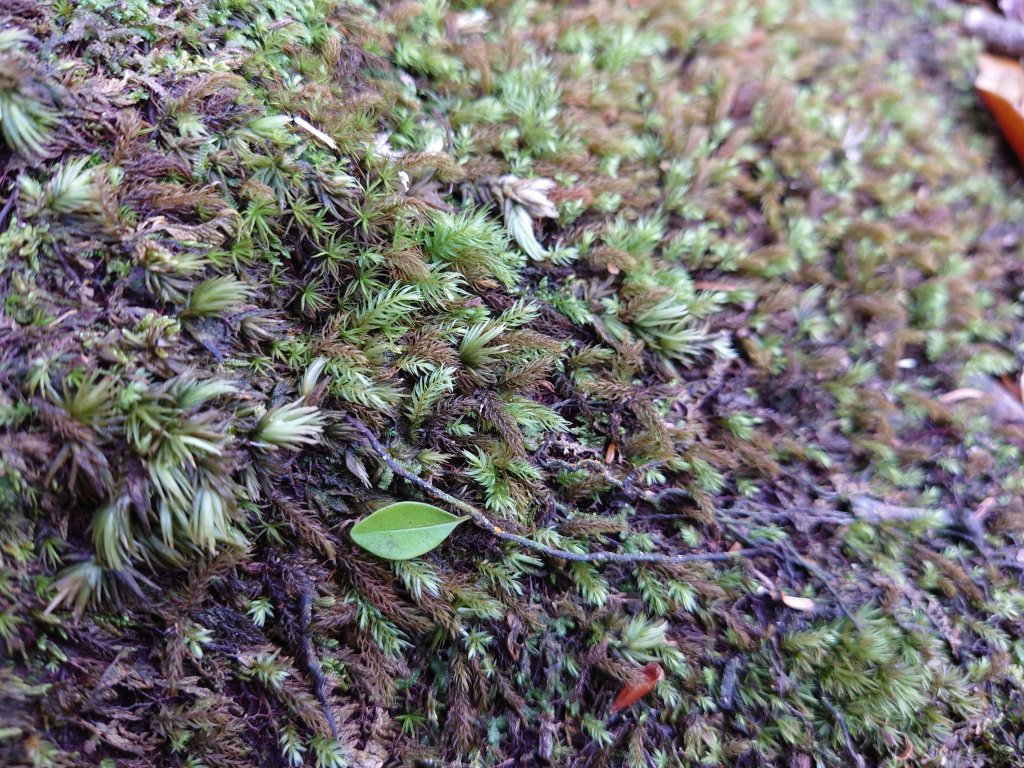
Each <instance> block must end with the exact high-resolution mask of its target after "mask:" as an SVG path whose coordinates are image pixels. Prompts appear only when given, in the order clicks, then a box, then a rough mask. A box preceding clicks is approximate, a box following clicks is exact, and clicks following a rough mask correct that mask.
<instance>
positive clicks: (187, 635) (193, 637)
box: [181, 622, 213, 661]
mask: <svg viewBox="0 0 1024 768" xmlns="http://www.w3.org/2000/svg"><path fill="white" fill-rule="evenodd" d="M181 632H182V637H183V639H184V641H185V647H187V648H188V651H189V653H191V654H192V657H193V658H194V659H196V661H199V660H201V659H202V658H203V646H204V645H209V644H210V643H211V642H213V632H211V631H210V630H209V629H207V628H206V627H204V626H201V625H200V624H194V623H192V622H186V623H185V625H184V627H182V630H181Z"/></svg>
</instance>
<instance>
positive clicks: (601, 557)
mask: <svg viewBox="0 0 1024 768" xmlns="http://www.w3.org/2000/svg"><path fill="white" fill-rule="evenodd" d="M349 423H350V424H351V425H352V427H353V428H354V429H355V430H356V431H357V432H358V433H359V434H360V435H361V436H362V437H363V438H365V439H366V442H367V443H369V446H370V447H371V448H372V449H373V452H374V453H375V454H376V455H377V456H378V458H380V459H381V461H383V462H384V463H385V464H387V465H388V467H389V468H390V469H391V471H392V472H394V473H395V474H396V475H398V476H399V477H401V478H402V479H403V480H405V481H407V482H409V483H411V484H413V485H415V486H416V487H417V488H419V489H420V490H422V491H424V492H425V493H427V494H429V495H430V496H433V497H434V498H435V499H439V500H440V501H443V502H445V503H447V504H450V505H452V506H453V507H456V508H457V509H460V510H462V511H463V512H465V513H466V514H467V515H469V517H470V519H471V520H472V521H473V523H474V524H476V525H477V526H478V527H479V528H482V529H483V530H485V531H487V532H488V533H490V534H492V535H494V536H497V537H498V538H499V539H502V540H504V541H511V542H514V543H516V544H519V545H520V546H523V547H527V548H528V549H532V550H534V551H536V552H540V553H541V554H544V555H548V556H549V557H556V558H558V559H560V560H568V561H570V562H574V563H627V564H636V563H659V564H663V565H678V564H681V563H697V562H729V561H732V560H736V559H738V558H741V557H755V556H757V555H771V554H772V553H771V552H770V551H768V550H764V549H760V548H748V549H736V550H732V551H730V552H690V553H687V554H683V555H663V554H659V553H656V552H570V551H568V550H565V549H559V548H557V547H549V546H548V545H547V544H541V543H540V542H539V541H534V540H533V539H530V538H527V537H526V536H520V535H518V534H515V533H509V532H508V531H505V530H503V529H502V528H501V527H499V526H498V524H497V523H495V522H494V521H493V520H491V519H490V518H489V517H487V515H485V514H484V513H483V512H481V511H480V510H479V509H477V508H476V507H474V506H473V505H472V504H470V503H469V502H466V501H463V500H462V499H460V498H457V497H455V496H452V495H451V494H450V493H447V492H445V491H442V490H441V489H440V488H438V487H437V486H435V485H432V484H431V483H428V482H427V481H426V480H424V479H423V478H421V477H418V476H417V475H414V474H413V473H412V472H410V471H409V470H407V469H406V468H405V467H403V466H402V465H401V464H399V463H398V461H397V460H396V459H395V458H394V457H393V456H392V455H391V454H390V453H389V452H388V450H387V448H385V447H384V446H383V445H382V444H381V442H380V440H378V439H377V436H376V435H374V434H373V432H372V431H371V430H370V428H369V427H367V426H366V425H365V424H363V423H362V422H361V421H358V420H356V419H354V418H351V417H350V418H349Z"/></svg>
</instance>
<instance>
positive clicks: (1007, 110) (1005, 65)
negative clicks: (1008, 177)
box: [974, 53, 1024, 162]
mask: <svg viewBox="0 0 1024 768" xmlns="http://www.w3.org/2000/svg"><path fill="white" fill-rule="evenodd" d="M974 88H975V89H976V90H977V91H978V95H979V96H980V97H981V100H982V101H983V102H984V103H985V106H986V107H988V109H989V111H990V112H991V113H992V116H993V117H995V119H996V122H997V123H999V128H1000V129H1001V130H1002V132H1003V135H1004V136H1006V140H1007V141H1008V142H1009V143H1010V146H1011V147H1012V148H1013V151H1014V153H1015V154H1016V155H1017V159H1018V160H1020V161H1021V162H1024V114H1022V113H1021V107H1022V106H1024V69H1021V66H1020V64H1019V63H1018V62H1017V60H1016V59H1008V58H1006V57H1003V56H992V55H990V54H987V53H981V54H978V77H977V78H976V79H975V81H974Z"/></svg>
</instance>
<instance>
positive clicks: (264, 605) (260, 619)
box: [246, 597, 274, 627]
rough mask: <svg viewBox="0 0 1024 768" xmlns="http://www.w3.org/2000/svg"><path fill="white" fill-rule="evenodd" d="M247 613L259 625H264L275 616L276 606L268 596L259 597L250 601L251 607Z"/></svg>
mask: <svg viewBox="0 0 1024 768" xmlns="http://www.w3.org/2000/svg"><path fill="white" fill-rule="evenodd" d="M246 614H247V615H248V616H249V618H250V619H252V623H253V624H255V625H256V626H257V627H262V626H263V625H264V624H266V622H267V620H268V619H272V618H274V607H273V606H272V605H271V604H270V601H269V600H267V598H265V597H257V598H256V599H255V600H250V601H249V608H248V610H247V611H246Z"/></svg>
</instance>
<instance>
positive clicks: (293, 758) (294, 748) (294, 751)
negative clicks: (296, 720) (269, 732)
mask: <svg viewBox="0 0 1024 768" xmlns="http://www.w3.org/2000/svg"><path fill="white" fill-rule="evenodd" d="M277 743H278V746H280V748H281V757H282V759H284V761H285V762H286V763H288V765H289V766H290V767H291V768H300V766H303V765H305V763H306V760H305V758H304V757H303V755H304V754H305V752H306V747H305V745H304V744H303V743H302V737H301V736H300V735H299V732H298V731H297V730H295V728H293V727H292V726H291V725H286V726H285V727H284V728H282V729H281V733H280V734H278V737H277Z"/></svg>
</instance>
